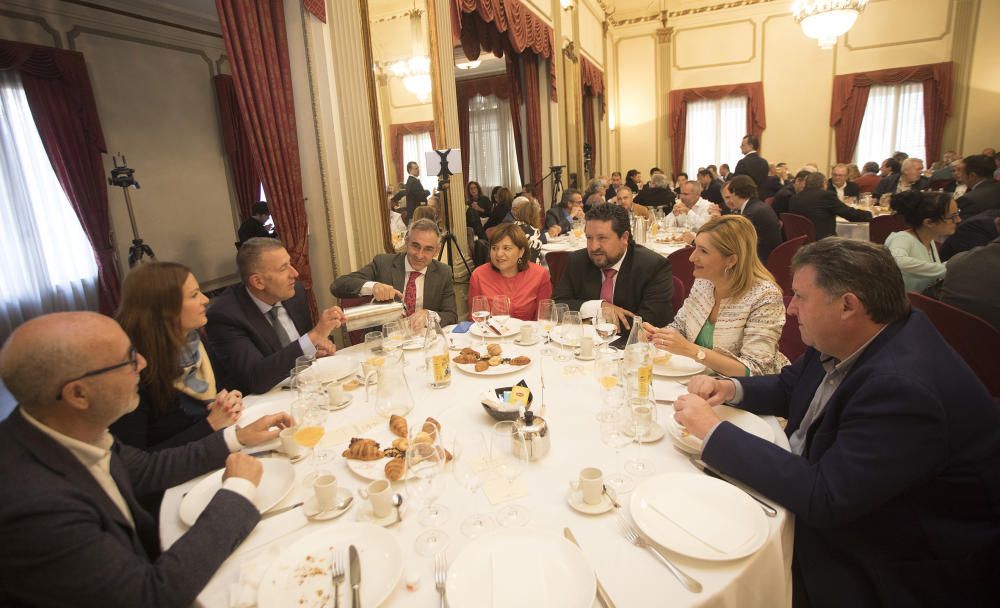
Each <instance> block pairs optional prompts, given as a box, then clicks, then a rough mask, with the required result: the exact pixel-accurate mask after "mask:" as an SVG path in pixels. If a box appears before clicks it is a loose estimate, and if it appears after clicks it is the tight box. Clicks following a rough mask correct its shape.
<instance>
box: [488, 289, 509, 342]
mask: <svg viewBox="0 0 1000 608" xmlns="http://www.w3.org/2000/svg"><path fill="white" fill-rule="evenodd" d="M490 314H491V315H492V317H493V318H494V319H496V320H497V323H499V324H500V330H501V331H502V332H503V333H507V321H510V297H508V296H493V302H491V306H490Z"/></svg>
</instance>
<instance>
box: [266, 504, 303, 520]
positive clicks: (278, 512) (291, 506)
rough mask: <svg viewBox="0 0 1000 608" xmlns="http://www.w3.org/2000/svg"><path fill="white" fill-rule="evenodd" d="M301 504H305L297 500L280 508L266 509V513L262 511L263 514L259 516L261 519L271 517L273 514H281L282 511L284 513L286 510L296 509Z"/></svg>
mask: <svg viewBox="0 0 1000 608" xmlns="http://www.w3.org/2000/svg"><path fill="white" fill-rule="evenodd" d="M303 504H305V503H301V502H297V503H295V504H294V505H288V506H287V507H281V508H280V509H274V510H273V511H268V512H267V513H264V514H263V515H261V516H260V518H261V519H267V518H269V517H273V516H275V515H281V514H282V513H285V512H286V511H291V510H292V509H297V508H299V507H301V506H302V505H303Z"/></svg>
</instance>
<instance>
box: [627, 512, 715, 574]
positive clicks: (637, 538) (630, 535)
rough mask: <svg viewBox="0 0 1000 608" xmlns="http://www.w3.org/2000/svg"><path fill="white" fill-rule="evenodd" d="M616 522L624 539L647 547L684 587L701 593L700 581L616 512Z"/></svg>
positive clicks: (642, 547) (641, 547) (643, 547)
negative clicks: (649, 541) (671, 559)
mask: <svg viewBox="0 0 1000 608" xmlns="http://www.w3.org/2000/svg"><path fill="white" fill-rule="evenodd" d="M618 523H620V524H621V527H622V533H623V534H624V535H625V540H627V541H628V542H630V543H632V544H633V545H635V546H636V547H639V548H640V549H648V550H649V552H650V553H652V554H653V555H655V556H656V557H657V558H659V560H660V561H661V562H663V565H664V566H666V567H667V570H670V573H671V574H673V575H674V578H676V579H677V580H678V581H680V583H681V584H682V585H684V587H685V588H686V589H687V590H688V591H690V592H692V593H701V583H699V582H698V581H696V580H694V579H693V578H691V577H690V576H688V575H687V574H685V573H684V572H683V571H681V569H680V568H678V567H677V566H675V565H674V563H673V562H672V561H670V560H669V559H667V556H665V555H663V554H662V553H661V552H660V551H659V550H657V548H656V547H655V546H654V545H652V544H650V543H648V542H647V541H646V539H645V538H643V537H642V536H641V535H640V534H639V532H638V531H637V530H636V529H635V528H633V527H632V524H630V523H629V522H628V520H627V519H625V517H624V516H623V515H622V514H621V513H619V514H618Z"/></svg>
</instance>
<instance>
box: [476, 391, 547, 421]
mask: <svg viewBox="0 0 1000 608" xmlns="http://www.w3.org/2000/svg"><path fill="white" fill-rule="evenodd" d="M513 389H514V387H513V386H502V387H500V388H498V389H496V390H495V391H493V392H494V393H500V394H503V393H505V392H507V391H510V390H513ZM534 399H535V396H534V395H533V394H532V393H531V392H530V391H529V392H528V405H527V406H525V408H524V409H526V410H529V409H531V402H532V401H534ZM480 403H481V405H482V406H483V409H484V410H486V413H487V414H489V415H490V416H492V417H493V418H494V419H495V420H517V419H518V417H519V416H520V412H519V411H518V410H512V411H509V412H502V411H500V410H497V409H493V408H492V407H490V406H489V405H487V404H486V403H484V402H480Z"/></svg>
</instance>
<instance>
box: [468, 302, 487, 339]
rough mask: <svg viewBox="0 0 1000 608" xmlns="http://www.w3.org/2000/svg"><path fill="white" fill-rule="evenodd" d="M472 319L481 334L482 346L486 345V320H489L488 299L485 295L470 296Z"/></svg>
mask: <svg viewBox="0 0 1000 608" xmlns="http://www.w3.org/2000/svg"><path fill="white" fill-rule="evenodd" d="M471 311H472V320H473V321H475V322H476V325H477V326H479V333H480V334H481V335H482V336H483V346H486V322H487V321H489V320H490V314H491V313H490V299H489V298H488V297H486V296H474V297H473V298H472V307H471Z"/></svg>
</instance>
